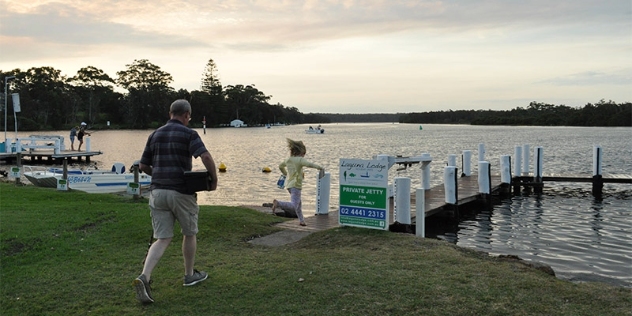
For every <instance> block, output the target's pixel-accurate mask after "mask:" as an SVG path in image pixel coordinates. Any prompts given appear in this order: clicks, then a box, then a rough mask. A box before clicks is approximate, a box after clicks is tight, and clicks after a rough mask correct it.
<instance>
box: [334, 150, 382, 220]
mask: <svg viewBox="0 0 632 316" xmlns="http://www.w3.org/2000/svg"><path fill="white" fill-rule="evenodd" d="M339 167H340V194H339V196H340V203H339V205H340V206H339V217H338V224H340V225H345V226H357V227H364V228H372V229H382V230H388V226H389V209H388V161H386V160H361V159H344V158H343V159H340V166H339Z"/></svg>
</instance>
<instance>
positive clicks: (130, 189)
mask: <svg viewBox="0 0 632 316" xmlns="http://www.w3.org/2000/svg"><path fill="white" fill-rule="evenodd" d="M127 194H132V195H140V184H138V183H136V182H128V183H127Z"/></svg>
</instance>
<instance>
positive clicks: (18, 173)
mask: <svg viewBox="0 0 632 316" xmlns="http://www.w3.org/2000/svg"><path fill="white" fill-rule="evenodd" d="M21 174H22V172H21V170H20V167H11V174H10V175H9V177H11V178H16V179H17V178H19V177H21Z"/></svg>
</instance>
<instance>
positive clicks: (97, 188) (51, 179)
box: [24, 163, 151, 193]
mask: <svg viewBox="0 0 632 316" xmlns="http://www.w3.org/2000/svg"><path fill="white" fill-rule="evenodd" d="M124 171H125V167H124V165H123V164H122V163H116V164H114V166H112V171H108V170H97V169H87V170H81V169H68V171H67V178H66V179H67V181H68V182H67V183H68V188H70V189H71V190H79V191H84V192H88V193H116V192H124V191H126V190H127V184H128V183H130V182H134V174H133V173H125V172H124ZM24 176H25V177H26V178H27V179H28V180H29V181H30V182H31V183H33V185H36V186H39V187H49V188H56V187H57V180H59V179H62V178H63V170H62V169H61V168H45V167H38V166H24ZM138 182H139V184H140V186H141V188H142V187H148V186H149V185H150V184H151V176H150V175H148V174H145V173H139V174H138Z"/></svg>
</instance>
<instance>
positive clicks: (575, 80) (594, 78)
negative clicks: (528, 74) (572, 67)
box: [538, 68, 632, 86]
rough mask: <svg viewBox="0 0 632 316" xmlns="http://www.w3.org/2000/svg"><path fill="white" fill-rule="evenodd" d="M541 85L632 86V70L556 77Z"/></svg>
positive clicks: (544, 81) (587, 72)
mask: <svg viewBox="0 0 632 316" xmlns="http://www.w3.org/2000/svg"><path fill="white" fill-rule="evenodd" d="M538 83H540V84H553V85H558V86H593V85H626V86H630V85H631V84H632V68H625V69H621V70H619V71H616V72H611V73H606V72H600V71H584V72H581V73H575V74H569V75H567V76H563V77H555V78H550V79H547V80H543V81H540V82H538Z"/></svg>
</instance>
